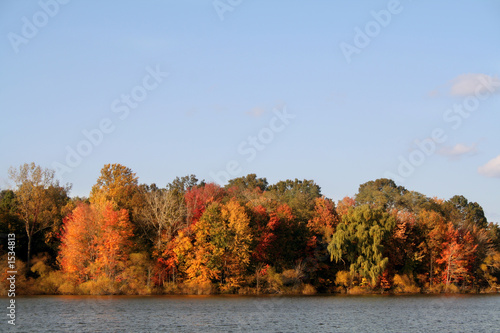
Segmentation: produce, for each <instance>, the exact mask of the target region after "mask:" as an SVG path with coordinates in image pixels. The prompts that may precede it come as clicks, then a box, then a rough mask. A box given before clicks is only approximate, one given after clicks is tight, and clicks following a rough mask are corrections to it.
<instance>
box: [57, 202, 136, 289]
mask: <svg viewBox="0 0 500 333" xmlns="http://www.w3.org/2000/svg"><path fill="white" fill-rule="evenodd" d="M132 236H133V234H132V231H131V225H130V222H129V219H128V213H127V211H126V210H125V209H121V210H114V209H113V207H112V204H111V203H110V202H107V203H105V204H103V205H92V204H91V205H88V204H83V203H82V204H80V205H78V207H76V208H75V209H74V210H73V212H72V213H71V214H70V215H68V216H67V217H66V218H65V220H64V225H63V229H62V235H61V248H60V252H59V258H58V259H59V263H60V265H61V268H62V270H63V272H65V273H67V274H68V276H69V278H70V279H72V280H73V282H75V283H82V282H85V281H88V280H96V279H97V278H98V277H100V276H105V277H107V278H109V279H118V280H119V274H120V272H121V271H123V269H124V268H125V267H124V266H125V263H126V261H127V259H128V254H129V253H130V248H131V243H130V238H131V237H132Z"/></svg>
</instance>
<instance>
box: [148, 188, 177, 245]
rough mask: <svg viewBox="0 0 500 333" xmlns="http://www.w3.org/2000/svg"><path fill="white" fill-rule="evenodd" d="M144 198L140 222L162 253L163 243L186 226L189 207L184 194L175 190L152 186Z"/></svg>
mask: <svg viewBox="0 0 500 333" xmlns="http://www.w3.org/2000/svg"><path fill="white" fill-rule="evenodd" d="M143 198H144V205H143V207H142V208H141V209H140V211H139V220H140V224H141V226H142V227H143V228H144V229H145V230H146V234H147V235H150V239H151V241H152V242H153V243H154V244H156V245H155V246H156V249H157V250H158V251H159V252H160V253H161V252H162V251H163V245H164V244H165V243H166V242H168V241H170V239H171V238H172V237H173V236H174V235H175V233H176V232H177V231H178V230H180V229H181V228H183V227H184V226H185V220H186V215H187V209H186V205H185V202H184V196H183V195H178V194H177V193H175V191H174V190H167V189H159V188H156V187H152V188H150V190H149V191H145V192H143ZM149 230H153V233H150V232H149Z"/></svg>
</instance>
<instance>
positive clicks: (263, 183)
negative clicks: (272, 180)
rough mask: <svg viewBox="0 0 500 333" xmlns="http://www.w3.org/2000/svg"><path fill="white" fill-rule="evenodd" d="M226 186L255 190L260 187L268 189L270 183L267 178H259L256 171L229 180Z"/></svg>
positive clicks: (262, 189) (263, 189)
mask: <svg viewBox="0 0 500 333" xmlns="http://www.w3.org/2000/svg"><path fill="white" fill-rule="evenodd" d="M225 187H226V188H231V187H237V188H238V189H239V190H246V189H249V190H253V189H255V188H256V187H258V188H259V189H260V190H261V191H265V190H267V187H268V183H267V179H266V178H257V175H256V174H254V173H251V174H248V175H246V176H245V177H239V178H234V179H231V180H229V182H228V184H227V185H226V186H225Z"/></svg>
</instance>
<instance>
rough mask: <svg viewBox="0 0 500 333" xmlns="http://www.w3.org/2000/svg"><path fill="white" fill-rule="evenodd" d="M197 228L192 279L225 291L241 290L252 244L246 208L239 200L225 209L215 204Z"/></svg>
mask: <svg viewBox="0 0 500 333" xmlns="http://www.w3.org/2000/svg"><path fill="white" fill-rule="evenodd" d="M194 228H195V243H194V248H193V249H194V255H193V257H192V259H191V261H190V265H189V267H188V270H187V272H188V275H189V278H190V279H191V280H192V281H196V282H198V283H206V282H208V281H210V282H216V283H220V285H221V287H222V288H223V289H225V290H230V289H231V288H235V287H239V286H240V285H241V282H242V279H243V277H244V273H245V271H246V269H247V267H248V265H249V263H250V245H251V242H252V235H251V233H250V227H249V217H248V215H247V214H246V212H245V209H244V207H242V206H241V205H240V204H239V203H238V202H236V201H235V200H231V201H229V202H228V203H227V204H225V205H221V204H218V203H212V204H210V205H209V206H208V207H207V209H206V211H205V212H204V213H203V215H202V216H201V218H200V220H199V221H198V222H197V223H196V225H195V226H194Z"/></svg>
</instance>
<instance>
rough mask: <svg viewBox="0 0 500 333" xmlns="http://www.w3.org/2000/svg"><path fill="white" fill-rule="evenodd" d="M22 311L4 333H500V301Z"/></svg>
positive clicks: (163, 301) (341, 300)
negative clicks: (14, 324)
mask: <svg viewBox="0 0 500 333" xmlns="http://www.w3.org/2000/svg"><path fill="white" fill-rule="evenodd" d="M0 301H1V302H2V304H4V305H5V306H7V304H8V303H7V302H8V300H7V299H6V298H3V299H0ZM16 305H17V307H16V311H17V312H16V326H15V328H13V327H12V326H11V325H8V324H7V320H6V319H5V318H6V315H5V314H4V315H3V317H4V320H3V322H2V323H1V324H0V331H2V332H8V331H15V332H500V295H484V296H483V295H479V296H468V295H459V296H310V297H305V296H304V297H288V296H284V297H279V296H273V297H239V296H234V297H233V296H207V297H203V296H194V297H189V296H184V297H172V296H162V297H119V296H118V297H116V296H115V297H85V296H40V297H26V298H21V297H18V298H17V299H16ZM2 308H3V309H5V307H2ZM4 312H5V313H6V310H4Z"/></svg>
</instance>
